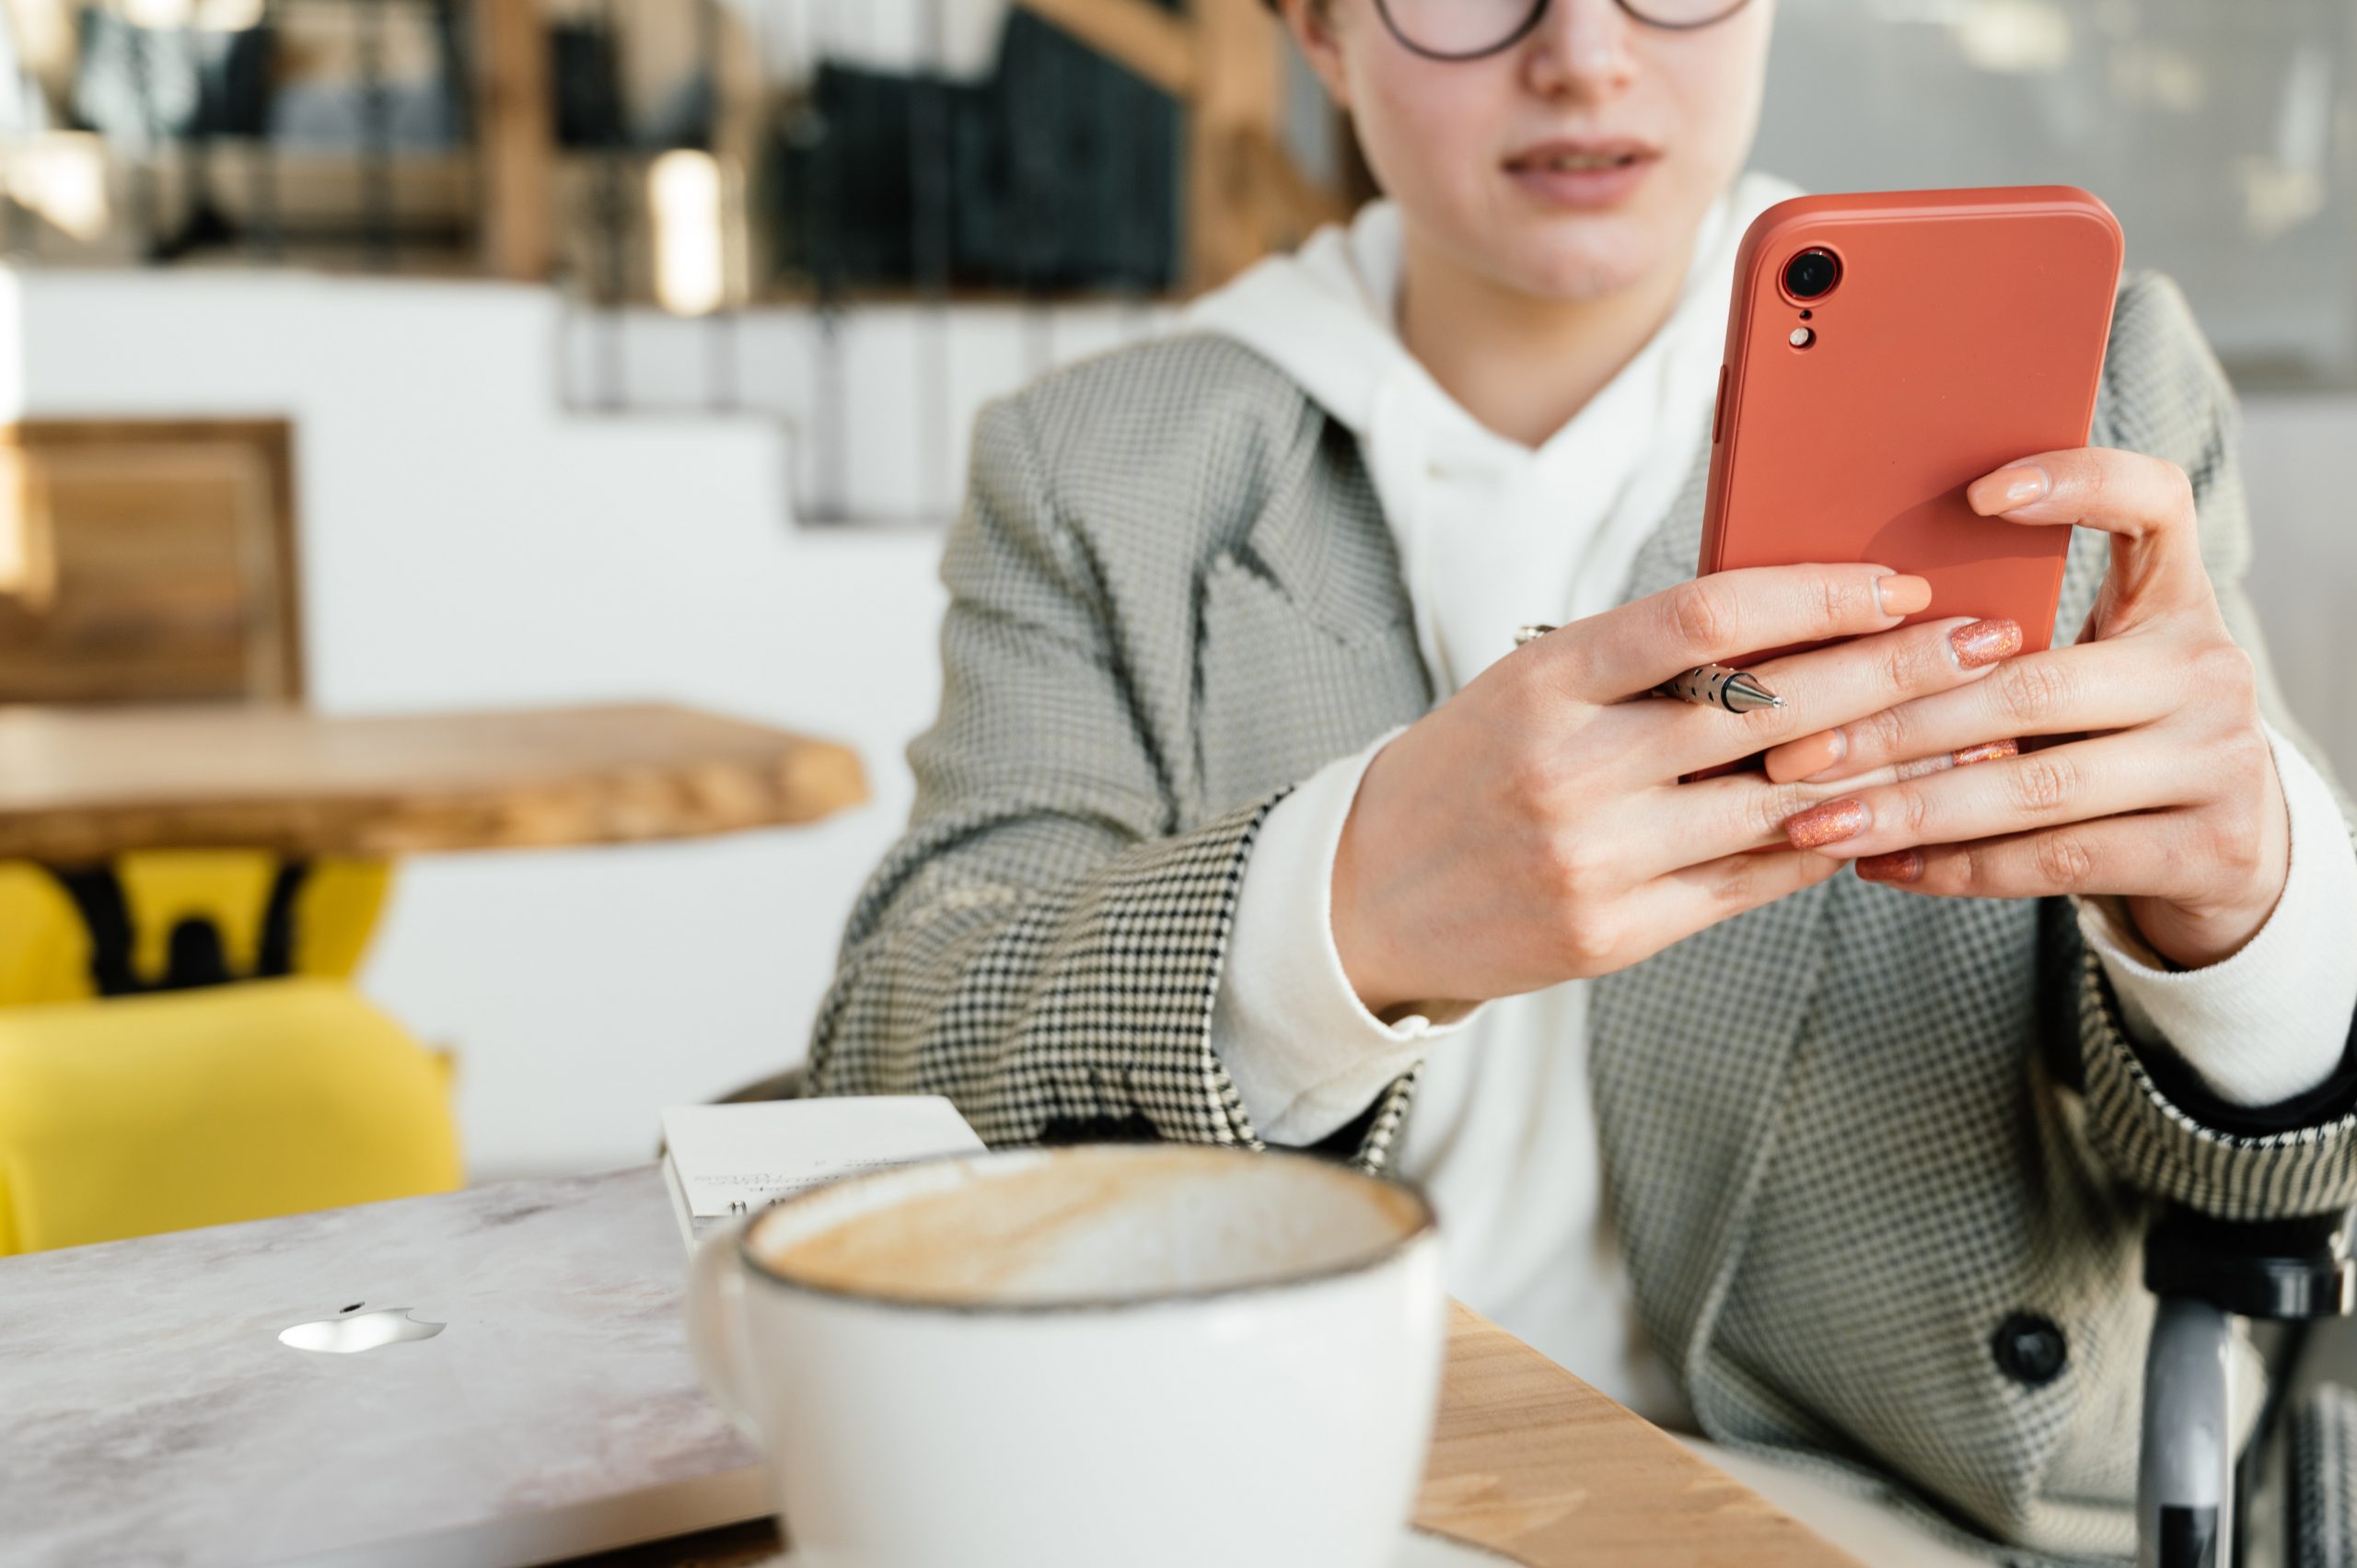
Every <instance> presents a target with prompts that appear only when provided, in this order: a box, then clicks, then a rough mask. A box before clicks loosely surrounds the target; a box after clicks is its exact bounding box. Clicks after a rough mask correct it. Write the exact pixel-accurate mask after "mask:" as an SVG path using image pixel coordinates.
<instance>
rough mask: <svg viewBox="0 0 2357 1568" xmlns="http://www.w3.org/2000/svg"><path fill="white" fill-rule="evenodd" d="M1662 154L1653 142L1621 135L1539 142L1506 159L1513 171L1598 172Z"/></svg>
mask: <svg viewBox="0 0 2357 1568" xmlns="http://www.w3.org/2000/svg"><path fill="white" fill-rule="evenodd" d="M1658 156H1659V154H1658V152H1657V151H1656V149H1655V148H1654V147H1653V146H1652V145H1649V144H1647V143H1644V142H1641V141H1638V140H1636V139H1635V138H1634V137H1628V136H1621V137H1614V138H1611V139H1609V140H1603V141H1575V140H1569V139H1565V140H1559V141H1550V142H1539V143H1536V144H1534V145H1530V146H1527V147H1525V148H1523V149H1522V150H1521V151H1520V152H1517V153H1515V155H1513V156H1512V157H1509V158H1507V159H1506V170H1507V172H1508V173H1512V174H1539V173H1548V174H1568V173H1594V172H1596V171H1599V170H1603V169H1608V168H1627V167H1628V166H1630V165H1631V164H1634V163H1637V162H1640V161H1642V160H1644V159H1648V158H1652V157H1658Z"/></svg>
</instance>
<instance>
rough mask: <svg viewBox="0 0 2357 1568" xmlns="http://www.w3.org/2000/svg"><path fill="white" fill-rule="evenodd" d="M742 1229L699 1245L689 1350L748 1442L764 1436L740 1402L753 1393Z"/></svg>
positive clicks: (692, 1273) (692, 1271)
mask: <svg viewBox="0 0 2357 1568" xmlns="http://www.w3.org/2000/svg"><path fill="white" fill-rule="evenodd" d="M744 1228H745V1227H744V1225H743V1223H742V1222H739V1223H737V1224H736V1225H726V1226H723V1227H722V1228H721V1229H719V1230H716V1231H714V1232H713V1234H712V1235H710V1236H707V1237H704V1238H703V1240H702V1242H701V1243H699V1244H698V1246H697V1248H696V1254H695V1257H694V1258H693V1259H692V1260H691V1261H690V1262H689V1264H688V1348H689V1349H690V1350H691V1351H692V1352H693V1353H694V1354H695V1362H696V1372H697V1374H698V1376H701V1377H702V1379H703V1386H704V1387H705V1388H707V1389H709V1390H710V1391H711V1393H712V1397H713V1399H714V1401H715V1402H716V1403H717V1404H718V1405H719V1406H720V1408H721V1411H722V1412H723V1413H725V1414H726V1416H727V1417H728V1420H729V1423H730V1424H731V1425H733V1426H735V1427H736V1428H737V1431H738V1432H740V1433H742V1434H744V1436H745V1438H746V1440H747V1441H748V1442H750V1443H753V1444H755V1445H757V1446H758V1445H759V1444H760V1443H761V1430H760V1428H759V1427H757V1426H756V1425H755V1424H754V1422H753V1416H752V1412H751V1411H749V1410H747V1409H746V1408H745V1406H744V1405H743V1403H742V1402H740V1395H739V1393H738V1390H739V1389H742V1388H747V1387H749V1381H748V1378H747V1369H746V1366H745V1354H744V1351H745V1318H744V1300H745V1271H744V1270H743V1269H742V1268H741V1267H740V1266H738V1264H737V1238H738V1237H740V1236H741V1235H742V1234H743V1233H744Z"/></svg>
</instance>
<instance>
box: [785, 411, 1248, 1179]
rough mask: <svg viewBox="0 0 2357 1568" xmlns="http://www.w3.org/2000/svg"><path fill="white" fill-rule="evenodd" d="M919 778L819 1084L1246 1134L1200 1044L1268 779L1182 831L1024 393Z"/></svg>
mask: <svg viewBox="0 0 2357 1568" xmlns="http://www.w3.org/2000/svg"><path fill="white" fill-rule="evenodd" d="M971 471H972V479H971V482H970V494H969V497H968V502H967V505H966V508H965V511H964V514H963V516H962V517H960V519H959V520H958V523H957V525H956V526H955V528H953V529H952V532H951V534H950V538H949V540H948V542H947V546H946V552H945V554H944V557H943V563H942V577H943V580H944V582H945V583H946V586H947V587H948V588H949V590H950V604H949V608H948V611H947V615H946V620H945V621H944V624H943V631H942V665H943V677H944V686H943V691H942V698H941V708H940V713H939V715H938V717H937V718H936V720H935V724H934V726H933V727H932V728H931V729H930V730H929V731H927V732H926V733H925V734H924V735H923V736H921V737H919V738H918V739H917V740H916V741H915V743H914V744H913V745H912V746H911V748H910V752H909V757H910V762H911V766H912V768H913V769H914V772H915V774H916V779H917V798H916V805H915V807H914V810H913V812H912V814H911V820H910V824H909V827H908V830H907V831H906V832H905V834H904V835H903V836H902V838H901V839H900V842H898V843H897V844H896V845H895V846H894V847H893V848H892V850H891V851H890V852H889V854H888V855H887V856H886V858H885V860H884V862H883V864H882V865H881V866H880V867H878V869H877V871H876V873H875V874H874V876H873V877H871V878H870V880H869V882H868V884H867V886H866V888H865V890H864V891H863V892H862V894H861V896H860V898H859V900H858V902H857V904H856V905H855V906H854V908H853V912H852V916H851V920H850V923H849V926H848V928H847V930H846V932H845V934H844V937H843V944H842V953H841V956H840V958H839V962H838V968H837V972H836V976H835V980H834V982H833V984H832V986H831V987H830V990H829V993H828V994H827V996H826V998H825V1000H824V1001H823V1002H822V1003H821V1005H820V1007H819V1017H818V1022H817V1026H816V1032H815V1035H814V1038H813V1040H812V1043H811V1048H810V1059H809V1066H808V1078H807V1092H808V1093H811V1094H819V1095H828V1094H940V1095H946V1096H947V1097H948V1098H950V1099H951V1100H952V1101H953V1102H955V1103H956V1105H957V1106H958V1109H959V1110H960V1111H961V1112H962V1113H963V1114H964V1115H965V1117H966V1119H967V1120H968V1121H970V1122H971V1123H972V1124H973V1126H974V1129H975V1131H976V1132H979V1133H980V1134H981V1137H982V1138H983V1139H984V1141H985V1142H987V1143H990V1144H1030V1143H1041V1142H1057V1141H1062V1140H1069V1139H1072V1138H1075V1137H1133V1138H1144V1137H1162V1138H1168V1139H1178V1140H1188V1141H1193V1142H1202V1143H1220V1144H1248V1145H1257V1144H1258V1141H1259V1140H1258V1139H1257V1137H1256V1135H1255V1133H1254V1132H1253V1129H1252V1126H1251V1124H1250V1122H1249V1121H1248V1118H1247V1116H1246V1114H1245V1112H1244V1109H1243V1106H1242V1103H1241V1101H1240V1100H1239V1098H1237V1093H1236V1090H1235V1088H1234V1086H1232V1085H1231V1084H1230V1082H1229V1080H1228V1077H1227V1074H1226V1071H1225V1068H1223V1067H1222V1066H1221V1064H1220V1063H1219V1060H1218V1058H1217V1057H1216V1056H1215V1055H1214V1054H1213V1051H1212V1048H1211V1043H1210V1025H1211V1015H1212V1005H1213V998H1214V996H1215V994H1216V992H1217V989H1218V985H1219V977H1220V968H1221V963H1222V960H1223V958H1224V957H1225V950H1226V946H1227V940H1228V931H1229V926H1230V923H1231V922H1232V920H1233V918H1234V914H1235V910H1236V900H1237V888H1238V886H1239V884H1240V881H1241V878H1242V877H1243V873H1244V866H1245V863H1246V860H1247V858H1248V855H1249V854H1250V853H1251V849H1252V843H1253V839H1254V836H1255V834H1256V833H1257V832H1258V831H1259V829H1260V822H1261V819H1263V818H1264V817H1265V816H1266V814H1267V812H1268V809H1269V807H1270V806H1271V804H1273V801H1274V797H1273V796H1272V797H1271V798H1270V799H1267V800H1262V801H1260V802H1257V803H1254V804H1252V805H1249V806H1247V807H1242V808H1240V809H1237V810H1235V811H1233V812H1231V813H1229V814H1228V815H1226V816H1224V817H1221V818H1219V819H1215V820H1213V821H1209V822H1206V823H1203V824H1202V825H1200V826H1197V827H1194V828H1192V829H1191V830H1187V831H1176V830H1174V822H1173V817H1174V814H1175V808H1174V806H1173V804H1172V801H1173V792H1172V791H1171V790H1170V788H1169V787H1168V785H1167V779H1168V772H1167V770H1168V769H1169V768H1170V767H1172V766H1173V765H1175V762H1174V760H1173V759H1171V758H1168V757H1165V756H1161V755H1157V752H1156V748H1155V744H1154V742H1153V740H1152V738H1151V737H1150V735H1149V733H1148V731H1147V728H1146V726H1144V724H1143V722H1142V721H1141V718H1140V716H1139V714H1138V711H1137V706H1136V704H1135V703H1134V702H1133V701H1132V692H1131V691H1130V690H1129V687H1128V683H1127V681H1126V680H1125V679H1124V674H1123V669H1122V661H1121V659H1120V656H1119V653H1118V647H1117V644H1116V642H1115V638H1114V627H1113V610H1112V609H1111V607H1110V605H1109V600H1108V598H1107V597H1106V595H1105V593H1104V591H1103V587H1102V585H1101V583H1100V582H1099V581H1098V580H1097V576H1096V575H1095V573H1094V572H1093V570H1092V564H1091V562H1090V560H1089V557H1088V552H1087V551H1086V549H1085V548H1084V545H1083V543H1082V541H1081V540H1080V538H1079V536H1078V534H1077V532H1076V531H1075V530H1074V529H1073V528H1070V527H1069V526H1068V523H1067V521H1066V519H1065V518H1063V517H1060V516H1059V513H1058V505H1057V497H1056V495H1055V494H1054V493H1053V488H1052V484H1051V477H1050V474H1049V470H1048V468H1047V465H1046V464H1045V462H1044V461H1043V459H1042V456H1041V451H1040V443H1039V439H1038V437H1037V436H1036V434H1035V432H1034V430H1033V428H1032V426H1031V423H1030V421H1029V419H1028V416H1027V412H1026V408H1025V404H1024V402H1023V401H1022V400H1021V399H1020V398H1017V399H1014V400H1008V401H1001V402H998V403H994V404H993V405H991V406H990V407H988V408H987V409H985V410H984V412H983V413H982V415H981V419H980V420H979V421H978V423H977V425H976V429H975V439H974V452H973V459H972V470H971Z"/></svg>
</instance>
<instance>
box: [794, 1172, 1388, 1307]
mask: <svg viewBox="0 0 2357 1568" xmlns="http://www.w3.org/2000/svg"><path fill="white" fill-rule="evenodd" d="M1428 1217H1429V1214H1428V1211H1427V1210H1426V1209H1425V1207H1424V1205H1423V1202H1422V1200H1421V1199H1419V1198H1418V1197H1417V1196H1416V1195H1415V1194H1414V1193H1413V1192H1411V1191H1408V1190H1407V1189H1405V1188H1401V1187H1399V1186H1396V1185H1394V1184H1392V1183H1390V1182H1387V1181H1382V1180H1379V1179H1376V1178H1373V1177H1368V1176H1364V1175H1362V1174H1360V1173H1357V1172H1354V1171H1351V1170H1347V1169H1344V1168H1342V1167H1337V1166H1332V1165H1329V1164H1326V1163H1324V1162H1322V1161H1319V1160H1315V1159H1311V1158H1307V1157H1303V1156H1265V1155H1254V1154H1249V1153H1247V1152H1244V1151H1241V1150H1224V1149H1216V1148H1205V1147H1195V1146H1188V1145H1176V1144H1174V1145H1152V1144H1149V1145H1142V1146H1087V1147H1077V1148H1067V1149H1052V1150H1037V1151H1028V1152H1025V1153H1022V1154H1013V1155H995V1156H977V1157H975V1158H972V1159H959V1160H953V1161H942V1162H936V1163H933V1164H929V1165H926V1166H922V1167H913V1168H911V1169H907V1170H900V1171H892V1172H887V1173H883V1174H881V1175H878V1176H876V1177H870V1178H866V1179H860V1180H854V1181H851V1182H847V1183H843V1184H842V1185H840V1186H838V1187H835V1188H830V1189H828V1190H826V1191H821V1192H817V1193H813V1194H812V1195H811V1196H810V1197H809V1198H807V1199H804V1200H800V1201H798V1202H793V1203H788V1204H786V1205H784V1206H783V1207H781V1208H779V1209H776V1210H773V1211H772V1212H771V1213H770V1214H767V1215H765V1216H763V1218H762V1219H761V1222H759V1223H758V1224H757V1225H755V1227H754V1229H753V1232H752V1234H751V1237H750V1240H749V1245H750V1247H751V1249H752V1250H753V1253H754V1255H755V1256H756V1257H757V1258H758V1259H759V1260H761V1263H762V1264H763V1265H764V1266H765V1267H766V1268H768V1269H769V1270H770V1271H771V1272H773V1273H776V1274H778V1275H780V1276H782V1277H784V1278H785V1279H787V1280H790V1281H794V1282H796V1283H806V1284H810V1285H815V1286H818V1287H819V1288H822V1289H828V1290H835V1291H842V1292H846V1293H849V1294H853V1295H875V1296H884V1297H888V1298H892V1299H897V1300H909V1301H922V1302H933V1303H945V1304H962V1305H991V1306H1026V1305H1050V1304H1055V1303H1072V1302H1077V1301H1138V1300H1150V1299H1155V1298H1157V1297H1164V1296H1173V1295H1197V1294H1201V1293H1203V1292H1207V1291H1219V1290H1233V1289H1238V1288H1243V1287H1247V1286H1252V1285H1262V1284H1270V1283H1278V1282H1281V1281H1285V1280H1291V1279H1299V1278H1303V1277H1306V1276H1310V1275H1315V1274H1320V1273H1326V1272H1331V1271H1334V1270H1337V1269H1341V1268H1345V1267H1348V1266H1350V1265H1352V1264H1353V1263H1360V1262H1364V1261H1368V1260H1373V1259H1374V1258H1376V1257H1377V1256H1379V1255H1380V1254H1382V1253H1383V1252H1384V1251H1385V1250H1387V1249H1389V1248H1391V1247H1394V1246H1396V1245H1397V1244H1398V1243H1399V1242H1400V1241H1401V1240H1403V1239H1405V1238H1406V1237H1409V1236H1411V1235H1413V1234H1414V1233H1415V1232H1416V1231H1417V1230H1418V1229H1419V1228H1420V1227H1421V1226H1422V1225H1424V1224H1425V1223H1426V1222H1427V1220H1428Z"/></svg>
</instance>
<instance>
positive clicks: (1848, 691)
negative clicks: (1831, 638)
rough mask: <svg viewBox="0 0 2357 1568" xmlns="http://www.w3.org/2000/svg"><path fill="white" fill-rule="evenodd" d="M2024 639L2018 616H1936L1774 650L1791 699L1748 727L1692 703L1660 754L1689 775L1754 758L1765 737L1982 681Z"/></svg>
mask: <svg viewBox="0 0 2357 1568" xmlns="http://www.w3.org/2000/svg"><path fill="white" fill-rule="evenodd" d="M2021 643H2022V631H2021V628H2020V627H2019V626H2018V625H2016V624H2014V622H2013V621H1965V620H1960V619H1959V620H1946V621H1925V622H1923V623H1922V625H1920V626H1910V627H1907V628H1905V629H1903V630H1900V631H1896V632H1885V633H1880V634H1878V635H1875V636H1869V637H1861V638H1858V639H1856V640H1855V641H1852V642H1848V643H1844V644H1842V645H1840V646H1838V647H1831V648H1817V649H1813V650H1811V651H1810V652H1807V653H1804V654H1794V655H1793V656H1789V657H1786V658H1780V659H1771V660H1769V661H1768V662H1766V663H1764V664H1762V665H1760V666H1759V669H1758V671H1757V673H1758V674H1759V678H1760V679H1761V680H1763V681H1764V682H1766V683H1767V685H1768V687H1769V689H1770V690H1771V691H1774V692H1775V693H1776V694H1777V695H1778V696H1780V697H1782V699H1783V705H1782V707H1779V708H1763V709H1759V710H1758V711H1756V712H1753V713H1749V714H1744V715H1743V720H1744V722H1743V723H1742V724H1741V725H1739V726H1736V725H1730V724H1728V723H1726V722H1725V720H1726V715H1725V714H1718V713H1715V712H1714V711H1713V710H1710V709H1702V708H1697V709H1691V710H1689V712H1688V713H1687V714H1686V715H1685V716H1684V717H1682V718H1680V719H1678V720H1677V721H1675V723H1674V725H1673V727H1672V730H1671V733H1670V734H1669V735H1667V736H1666V737H1665V738H1663V740H1662V742H1661V744H1660V746H1659V747H1658V748H1657V749H1655V752H1654V757H1655V760H1656V761H1658V762H1659V763H1660V764H1662V765H1664V766H1666V767H1674V769H1675V771H1676V772H1678V773H1681V774H1683V773H1690V772H1699V771H1701V770H1702V769H1704V768H1707V767H1710V766H1713V764H1716V763H1719V762H1726V761H1734V760H1735V759H1736V758H1738V757H1747V756H1749V755H1751V754H1752V753H1753V752H1755V751H1758V750H1759V749H1760V748H1761V747H1763V746H1774V745H1778V744H1780V743H1782V742H1783V741H1786V740H1792V739H1795V738H1799V737H1801V736H1804V735H1807V734H1810V733H1813V732H1815V731H1817V730H1819V729H1823V728H1825V727H1826V726H1828V725H1839V724H1847V723H1850V722H1852V721H1854V720H1857V719H1860V718H1863V717H1864V716H1865V715H1867V714H1876V713H1881V712H1883V711H1885V710H1886V709H1889V708H1893V707H1897V706H1898V705H1900V704H1902V703H1908V702H1910V701H1911V700H1913V699H1915V698H1919V697H1925V696H1929V695H1931V694H1932V693H1933V692H1938V691H1953V690H1954V689H1956V687H1957V686H1960V685H1963V684H1965V683H1967V682H1969V681H1976V680H1980V679H1982V678H1983V677H1985V676H1986V675H1988V674H1989V672H1990V670H1991V668H1993V667H1994V666H1995V665H1996V664H1997V663H1998V662H1999V661H2001V660H2003V659H2004V658H2005V657H2007V656H2010V655H2011V654H2013V653H2014V651H2015V650H2017V649H2019V648H2020V646H2021Z"/></svg>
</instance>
